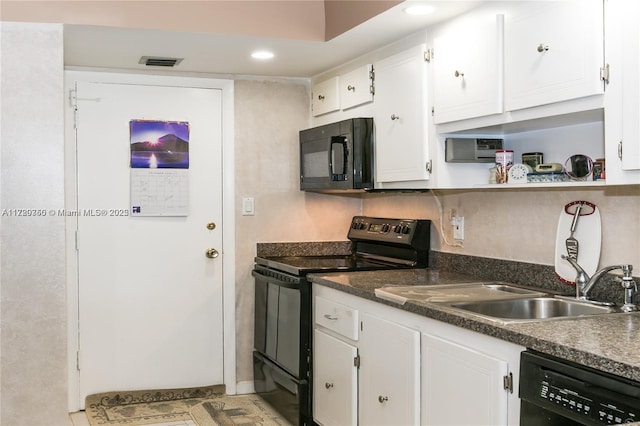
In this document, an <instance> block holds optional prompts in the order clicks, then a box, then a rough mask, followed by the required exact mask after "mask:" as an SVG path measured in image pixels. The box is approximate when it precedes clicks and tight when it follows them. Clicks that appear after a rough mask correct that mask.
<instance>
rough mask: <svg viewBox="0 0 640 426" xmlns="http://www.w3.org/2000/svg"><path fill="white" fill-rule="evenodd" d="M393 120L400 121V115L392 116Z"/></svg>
mask: <svg viewBox="0 0 640 426" xmlns="http://www.w3.org/2000/svg"><path fill="white" fill-rule="evenodd" d="M391 119H392V120H400V116H399V115H395V114H391Z"/></svg>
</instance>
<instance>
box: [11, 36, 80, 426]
mask: <svg viewBox="0 0 640 426" xmlns="http://www.w3.org/2000/svg"><path fill="white" fill-rule="evenodd" d="M1 31H2V33H1V37H2V45H1V49H2V75H1V87H2V89H1V90H2V93H1V99H2V106H1V114H2V115H1V117H2V118H1V120H2V135H1V138H0V140H1V148H2V157H1V158H2V167H1V170H2V180H1V187H2V197H1V203H2V209H32V208H33V209H39V208H42V207H43V206H48V208H56V209H58V208H63V207H64V161H63V152H64V120H63V108H62V106H63V102H64V99H63V59H62V26H61V25H50V24H44V25H37V24H36V25H32V24H11V23H3V24H2V27H1ZM8 211H11V210H8ZM0 227H1V228H0V253H1V258H2V267H1V275H0V291H1V293H2V302H1V304H0V329H1V335H0V351H1V355H2V357H1V360H0V371H1V381H0V403H1V406H2V411H1V415H0V424H2V425H8V426H9V425H10V426H17V425H25V426H27V425H28V426H40V425H42V426H46V425H64V424H66V422H67V308H66V291H65V257H64V256H65V255H64V252H65V240H64V218H62V217H51V216H44V217H43V216H37V217H24V216H17V217H16V216H8V215H6V214H3V215H2V217H1V222H0Z"/></svg>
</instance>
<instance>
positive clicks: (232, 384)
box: [64, 71, 237, 412]
mask: <svg viewBox="0 0 640 426" xmlns="http://www.w3.org/2000/svg"><path fill="white" fill-rule="evenodd" d="M76 81H85V82H96V83H121V84H136V85H138V84H140V85H154V86H172V87H196V88H208V89H220V90H222V179H223V182H222V203H223V206H222V223H223V227H222V241H223V256H222V297H223V340H224V342H223V344H224V352H223V354H224V361H223V362H224V384H225V385H226V390H227V393H228V394H230V395H233V394H235V393H236V392H237V389H236V383H237V382H236V329H235V323H236V322H235V310H236V300H235V299H236V298H235V294H236V292H235V216H234V211H235V209H234V206H235V182H234V143H233V142H234V121H235V120H234V82H233V80H221V79H210V78H196V77H174V76H159V75H149V74H125V73H107V72H93V71H65V93H64V98H65V166H64V168H65V209H66V210H73V211H75V210H77V207H78V200H77V173H76V172H77V171H76V133H75V129H74V108H73V107H72V104H71V100H70V91H71V90H72V89H73V88H74V86H75V82H76ZM65 220H66V222H65V227H66V231H65V239H66V269H67V280H66V281H67V318H68V327H67V333H68V337H67V343H68V344H67V358H68V405H69V411H70V412H75V411H78V410H79V409H80V405H79V403H80V401H79V397H80V386H79V384H80V373H79V371H78V369H77V365H78V340H79V339H78V333H79V327H78V309H79V306H78V258H77V252H76V246H75V243H76V230H77V220H76V218H75V217H66V219H65ZM212 384H215V383H212Z"/></svg>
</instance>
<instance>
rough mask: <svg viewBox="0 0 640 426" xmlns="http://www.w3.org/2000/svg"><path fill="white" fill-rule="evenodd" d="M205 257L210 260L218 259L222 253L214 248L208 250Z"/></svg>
mask: <svg viewBox="0 0 640 426" xmlns="http://www.w3.org/2000/svg"><path fill="white" fill-rule="evenodd" d="M204 254H205V256H207V257H208V258H209V259H215V258H216V257H218V255H219V254H220V253H218V250H216V249H214V248H208V249H207V251H206V252H205V253H204Z"/></svg>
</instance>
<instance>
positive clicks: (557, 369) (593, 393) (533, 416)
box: [520, 351, 640, 426]
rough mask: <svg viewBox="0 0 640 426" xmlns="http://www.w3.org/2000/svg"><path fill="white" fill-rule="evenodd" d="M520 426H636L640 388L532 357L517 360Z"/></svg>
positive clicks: (544, 357)
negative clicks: (628, 424)
mask: <svg viewBox="0 0 640 426" xmlns="http://www.w3.org/2000/svg"><path fill="white" fill-rule="evenodd" d="M520 399H521V405H520V426H547V425H563V426H571V425H585V426H590V425H614V424H620V423H632V422H638V421H640V383H638V382H635V381H633V380H629V379H626V378H624V377H620V376H614V375H612V374H608V373H604V372H602V371H598V370H594V369H592V368H589V367H585V366H582V365H578V364H575V363H572V362H569V361H566V360H561V359H558V358H555V357H551V356H549V355H543V354H541V353H538V352H534V351H525V352H523V353H522V356H521V359H520Z"/></svg>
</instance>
